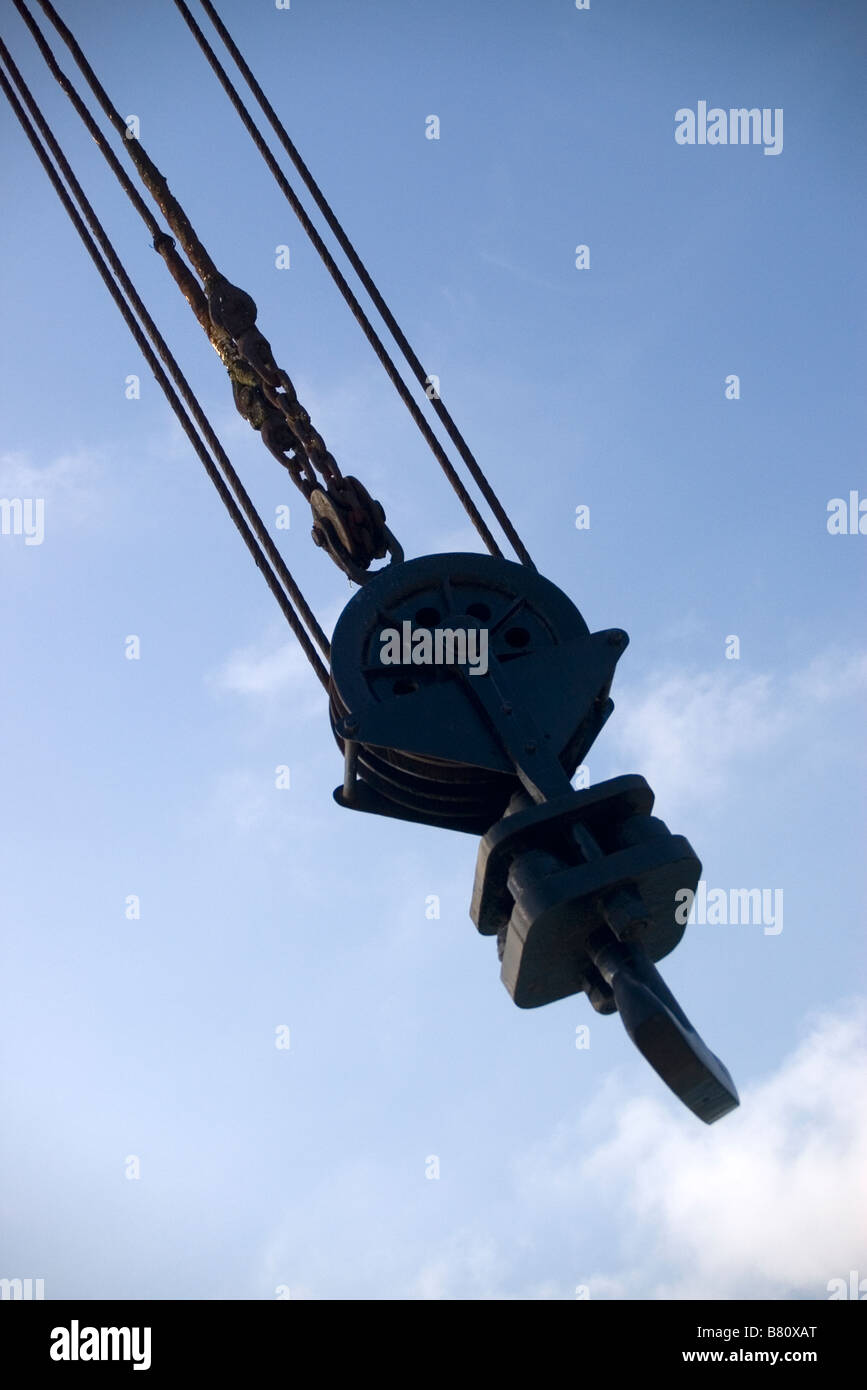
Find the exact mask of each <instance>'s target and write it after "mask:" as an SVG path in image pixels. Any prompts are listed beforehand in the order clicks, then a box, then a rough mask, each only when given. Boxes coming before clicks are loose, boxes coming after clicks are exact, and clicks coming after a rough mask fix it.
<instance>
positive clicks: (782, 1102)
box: [519, 1003, 867, 1299]
mask: <svg viewBox="0 0 867 1390" xmlns="http://www.w3.org/2000/svg"><path fill="white" fill-rule="evenodd" d="M865 1072H867V1009H865V1007H864V1005H863V1003H861V1004H858V1005H853V1006H852V1007H851V1008H849V1009H846V1010H843V1011H841V1012H840V1013H839V1014H837V1015H836V1016H825V1017H823V1018H820V1019H818V1020H817V1021H816V1022H815V1023H814V1024H813V1026H812V1028H811V1030H810V1032H809V1035H808V1036H807V1037H806V1039H805V1040H804V1041H803V1043H802V1044H801V1046H800V1047H798V1049H797V1050H796V1051H795V1052H794V1054H793V1055H792V1056H790V1057H789V1058H788V1059H786V1060H785V1061H784V1063H783V1064H782V1066H781V1067H780V1068H779V1070H778V1071H777V1072H776V1073H774V1074H773V1075H771V1076H770V1077H769V1078H767V1079H766V1080H765V1081H762V1082H760V1083H758V1084H756V1085H754V1086H752V1087H750V1088H748V1089H747V1090H746V1092H745V1093H744V1095H743V1097H742V1104H741V1109H740V1110H739V1111H737V1112H735V1113H734V1114H732V1115H730V1116H728V1117H726V1118H725V1119H723V1120H722V1121H720V1122H719V1123H718V1124H717V1125H715V1126H712V1127H709V1128H704V1127H702V1126H698V1125H696V1123H695V1121H694V1120H693V1119H692V1118H691V1117H690V1116H688V1115H686V1114H684V1115H682V1116H681V1115H677V1114H676V1115H674V1116H673V1115H672V1113H671V1109H670V1107H668V1106H665V1105H664V1104H663V1103H662V1102H661V1101H647V1100H642V1101H631V1102H629V1101H627V1102H626V1103H621V1104H618V1105H616V1107H615V1108H614V1110H613V1111H612V1112H609V1113H613V1114H614V1116H615V1117H616V1118H614V1120H613V1122H611V1123H609V1125H608V1130H609V1132H608V1135H607V1136H606V1137H604V1138H603V1139H602V1140H601V1141H600V1142H598V1143H596V1144H595V1146H593V1147H592V1148H591V1149H590V1151H589V1152H588V1151H587V1146H586V1140H585V1139H584V1137H583V1136H584V1133H585V1132H586V1131H587V1129H588V1123H587V1122H586V1121H585V1122H584V1123H582V1125H581V1126H580V1128H579V1129H572V1130H568V1129H563V1130H561V1131H560V1132H559V1133H558V1134H557V1135H555V1136H554V1137H553V1138H552V1140H551V1141H550V1142H549V1143H548V1144H547V1145H543V1146H541V1147H540V1148H539V1149H537V1150H536V1151H535V1152H534V1153H533V1154H531V1155H529V1156H528V1157H527V1158H526V1159H525V1160H524V1161H523V1163H522V1164H520V1165H519V1186H520V1189H521V1191H522V1193H523V1194H524V1198H525V1200H528V1201H530V1202H532V1203H533V1204H534V1205H536V1206H537V1207H538V1206H539V1205H540V1204H541V1205H543V1206H544V1205H546V1204H547V1203H555V1204H556V1207H557V1210H558V1213H559V1217H560V1219H561V1220H563V1219H565V1220H568V1218H569V1215H570V1208H572V1209H573V1210H574V1209H576V1208H582V1209H584V1210H595V1211H596V1212H597V1213H599V1212H600V1211H603V1210H607V1212H608V1213H609V1215H610V1220H611V1227H612V1237H613V1238H614V1239H615V1240H616V1243H617V1245H618V1246H619V1247H620V1256H621V1259H622V1261H623V1265H624V1267H623V1268H622V1269H616V1268H615V1269H609V1268H600V1269H599V1270H598V1273H596V1274H590V1275H589V1277H588V1279H587V1283H588V1284H589V1285H590V1289H591V1297H594V1296H596V1297H600V1296H601V1297H605V1296H607V1295H606V1293H605V1292H604V1290H605V1289H606V1287H607V1286H608V1285H609V1283H610V1281H611V1280H614V1281H615V1287H618V1288H620V1289H622V1290H623V1292H622V1293H621V1294H619V1295H615V1296H621V1297H628V1298H666V1299H670V1298H675V1299H676V1298H701V1299H711V1298H780V1297H802V1298H817V1299H821V1298H826V1297H827V1284H828V1281H829V1280H831V1279H834V1278H837V1277H841V1278H846V1277H847V1276H848V1272H849V1270H850V1269H856V1268H857V1269H860V1270H861V1273H862V1275H863V1274H867V1107H865V1106H864V1104H863V1100H864V1076H865ZM613 1099H614V1097H613V1096H611V1095H609V1096H608V1098H607V1100H608V1103H609V1104H610V1103H611V1102H612V1101H613ZM595 1118H597V1119H598V1107H597V1114H596V1117H595ZM589 1127H590V1128H591V1129H592V1124H591V1125H590V1126H589ZM576 1155H577V1156H578V1157H577V1160H576ZM647 1249H650V1250H652V1252H653V1253H652V1255H651V1257H650V1259H649V1261H647V1262H645V1263H644V1264H643V1265H638V1264H637V1263H636V1260H635V1255H636V1252H637V1251H639V1250H647Z"/></svg>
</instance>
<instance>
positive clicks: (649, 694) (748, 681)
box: [590, 649, 867, 814]
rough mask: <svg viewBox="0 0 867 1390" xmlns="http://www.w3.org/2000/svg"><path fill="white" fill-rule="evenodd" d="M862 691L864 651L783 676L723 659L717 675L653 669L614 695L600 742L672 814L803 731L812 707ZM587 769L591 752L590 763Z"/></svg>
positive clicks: (834, 653)
mask: <svg viewBox="0 0 867 1390" xmlns="http://www.w3.org/2000/svg"><path fill="white" fill-rule="evenodd" d="M864 689H867V653H864V652H856V653H842V652H840V651H838V650H836V649H830V650H828V651H826V652H824V653H822V654H821V655H820V656H818V657H816V658H815V659H814V660H813V661H811V662H810V664H809V665H807V666H805V667H803V668H802V669H801V670H799V671H793V672H791V673H790V674H788V675H784V676H779V675H776V674H767V673H765V674H758V675H749V674H747V673H746V672H743V673H742V672H741V670H740V668H739V666H738V664H737V663H731V662H727V663H725V666H721V667H720V669H719V670H717V671H714V672H707V671H705V672H695V671H693V672H683V671H676V672H675V671H657V672H654V673H653V674H652V675H651V676H649V677H648V678H647V680H646V681H645V682H644V683H643V684H641V685H638V686H630V685H628V684H626V683H624V684H623V685H619V686H618V687H617V690H616V691H615V696H616V702H617V713H616V715H615V717H614V718H613V719H612V720H611V722H610V724H609V725H608V726H607V727H606V734H605V737H606V740H610V745H609V747H610V749H612V750H613V751H614V752H615V753H616V754H617V756H618V757H619V758H622V759H624V760H625V761H626V762H629V763H632V762H634V763H635V764H636V765H637V766H640V768H641V771H642V774H643V775H644V776H645V777H646V778H647V780H648V782H649V783H650V785H651V786H652V787H653V789H654V791H655V792H656V793H657V796H658V798H659V800H660V804H661V805H665V807H666V811H667V812H668V813H669V814H671V813H673V808H674V807H675V805H676V806H677V807H678V809H679V808H680V807H681V806H683V805H684V804H686V803H690V802H696V801H697V802H700V803H702V804H707V802H708V801H709V800H710V799H711V798H712V797H716V796H718V795H719V794H720V793H721V792H723V791H724V790H725V789H726V787H727V786H728V785H729V784H730V782H731V780H732V778H733V777H734V775H735V774H736V773H738V772H739V770H740V769H742V768H743V767H744V766H745V765H747V766H749V765H754V763H755V760H756V759H757V758H758V757H760V756H762V755H764V754H765V753H767V752H772V751H773V750H774V748H775V747H776V746H778V745H779V744H780V743H781V742H783V741H785V740H786V739H790V738H792V737H793V736H794V735H802V734H803V731H804V729H805V727H808V728H809V734H810V740H811V742H812V743H815V740H816V737H817V735H818V733H819V732H820V730H819V729H818V728H817V727H815V724H814V720H815V716H816V711H817V707H818V706H820V705H826V704H828V703H829V702H831V701H834V700H840V701H842V700H845V699H848V698H852V697H853V696H855V695H857V694H858V693H859V692H860V691H862V690H864ZM590 761H591V762H592V754H591V759H590Z"/></svg>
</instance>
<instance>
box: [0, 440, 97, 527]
mask: <svg viewBox="0 0 867 1390" xmlns="http://www.w3.org/2000/svg"><path fill="white" fill-rule="evenodd" d="M0 497H8V498H13V497H20V498H27V497H30V498H37V497H41V498H43V499H44V500H45V511H46V523H45V524H46V531H48V529H49V527H50V528H51V530H52V531H53V530H54V529H55V528H57V529H60V528H63V529H65V528H66V527H68V526H78V525H81V524H82V523H84V522H86V521H89V520H90V519H91V517H92V516H94V515H95V514H96V513H97V512H98V511H100V510H101V507H102V505H103V502H104V500H105V486H104V477H103V473H102V469H101V467H100V460H99V457H98V455H97V454H95V453H94V452H93V451H91V450H87V449H79V450H76V451H75V452H73V453H69V454H61V455H60V456H59V457H57V458H55V459H52V460H51V462H50V463H43V464H37V463H34V462H33V460H32V459H31V458H30V457H29V455H27V454H23V453H3V454H0Z"/></svg>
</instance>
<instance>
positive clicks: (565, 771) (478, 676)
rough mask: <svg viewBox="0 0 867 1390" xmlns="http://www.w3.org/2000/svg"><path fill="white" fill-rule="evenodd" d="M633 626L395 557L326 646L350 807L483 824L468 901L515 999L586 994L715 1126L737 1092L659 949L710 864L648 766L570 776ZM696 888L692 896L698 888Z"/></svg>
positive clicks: (462, 826)
mask: <svg viewBox="0 0 867 1390" xmlns="http://www.w3.org/2000/svg"><path fill="white" fill-rule="evenodd" d="M627 642H628V638H627V636H626V633H625V632H623V631H622V630H621V629H619V628H612V629H609V630H606V631H603V632H597V633H591V632H590V629H589V628H588V626H587V624H586V623H585V621H584V619H583V618H582V616H581V614H580V613H579V611H578V609H577V608H576V607H575V605H574V604H573V603H572V601H571V599H569V598H567V596H566V595H565V594H564V593H563V592H562V591H561V590H560V589H558V588H557V586H556V585H555V584H552V583H551V581H550V580H548V579H545V578H544V577H543V576H542V575H540V574H538V573H536V571H535V570H531V569H529V568H528V567H525V566H522V565H518V564H514V563H513V562H512V561H509V560H503V559H501V558H500V557H498V556H489V555H476V554H469V555H466V554H446V555H427V556H423V557H422V558H420V559H416V560H409V561H405V562H403V563H393V564H390V565H387V566H386V567H385V568H384V569H382V570H380V571H379V572H378V573H377V574H376V575H375V576H373V577H372V578H371V579H370V581H369V582H368V583H366V584H365V585H364V587H363V588H362V589H360V590H359V592H358V593H356V594H355V595H354V596H353V598H352V599H351V600H350V601H349V603H348V604H347V605H346V608H345V609H344V611H343V613H342V614H341V616H340V618H339V620H338V622H337V626H336V628H335V630H334V635H333V638H332V642H331V681H330V714H331V724H332V729H333V732H334V736H335V738H336V740H337V743H338V745H339V747H340V748H341V750H342V752H343V755H344V780H343V784H342V786H340V787H338V788H337V789H336V791H335V793H334V796H335V800H336V801H337V802H338V803H339V804H340V805H342V806H346V807H349V808H351V809H354V810H359V811H368V812H373V813H375V814H377V815H384V816H392V817H397V818H399V819H403V820H409V821H417V822H421V823H423V824H427V825H438V826H441V827H443V828H446V829H452V830H463V831H466V832H468V833H470V834H475V835H478V836H481V837H482V839H481V844H480V848H479V856H478V862H477V867H476V878H475V885H474V889H473V897H472V905H471V908H470V915H471V917H472V919H473V921H474V922H475V924H476V926H477V928H478V930H479V931H480V932H481V933H482V934H484V935H496V937H497V944H498V953H499V956H500V960H501V962H502V979H503V983H504V984H505V986H506V988H507V989H508V991H509V993H510V995H511V996H512V998H513V1000H514V1001H515V1003H516V1004H517V1005H519V1006H520V1007H521V1008H536V1007H538V1006H539V1005H542V1004H549V1003H553V1002H555V1001H556V1000H559V999H563V998H566V997H568V996H569V995H572V994H576V993H580V992H584V993H586V994H587V996H588V998H589V1000H590V1002H591V1004H592V1005H593V1007H594V1008H595V1009H596V1010H597V1011H598V1012H600V1013H615V1012H618V1013H619V1014H620V1016H621V1019H622V1021H623V1024H624V1027H625V1028H626V1031H627V1033H628V1034H629V1036H630V1037H631V1039H632V1041H633V1042H634V1043H635V1045H636V1046H637V1048H638V1049H639V1051H640V1052H641V1053H642V1055H643V1056H644V1057H645V1058H646V1060H647V1061H648V1062H649V1063H650V1065H651V1066H652V1067H653V1068H654V1070H655V1071H656V1072H657V1073H658V1075H659V1076H660V1077H661V1078H662V1080H663V1081H664V1082H665V1083H666V1084H667V1085H668V1086H669V1087H670V1088H671V1089H672V1090H673V1091H674V1093H675V1094H676V1095H677V1096H678V1097H679V1098H680V1099H681V1100H682V1101H683V1103H684V1104H685V1105H686V1106H687V1107H688V1108H689V1109H690V1110H692V1111H693V1113H694V1114H696V1115H697V1116H699V1118H700V1119H702V1120H704V1121H705V1122H706V1123H711V1122H712V1121H714V1120H716V1119H718V1118H720V1116H722V1115H724V1114H726V1113H727V1112H728V1111H729V1110H732V1109H733V1108H734V1107H735V1106H737V1105H738V1103H739V1102H738V1096H737V1091H736V1090H735V1087H734V1083H733V1082H732V1079H731V1077H730V1076H729V1073H728V1072H727V1070H726V1068H725V1067H724V1066H723V1064H722V1062H720V1061H719V1059H718V1058H717V1057H715V1056H714V1054H713V1053H712V1052H711V1051H710V1049H709V1048H708V1047H707V1046H706V1044H705V1043H704V1042H703V1041H702V1039H701V1038H700V1037H699V1035H698V1033H697V1032H696V1031H695V1029H694V1028H693V1026H692V1024H691V1023H690V1022H689V1020H688V1019H687V1017H686V1015H685V1014H684V1013H683V1011H682V1009H681V1008H680V1005H679V1004H678V1002H677V1000H676V999H675V998H674V996H673V995H672V994H671V991H670V990H669V989H668V987H667V986H666V984H665V982H664V981H663V979H662V977H661V976H660V974H659V972H658V971H657V970H656V967H655V964H654V962H656V961H658V960H661V959H662V957H663V956H666V955H667V954H668V953H669V952H670V951H672V950H673V949H674V947H675V946H676V945H677V944H678V943H679V941H680V940H681V937H682V936H683V934H684V931H685V928H686V916H685V914H684V912H683V909H682V908H679V906H678V904H679V902H683V901H686V900H687V899H688V895H686V894H684V896H683V898H681V897H680V895H681V893H682V891H683V890H689V891H690V892H694V891H695V888H696V886H697V884H698V881H699V876H700V874H701V864H700V863H699V861H698V859H697V858H696V855H695V853H694V851H693V849H692V847H691V846H690V844H689V842H688V841H687V840H685V839H684V838H683V836H680V835H672V834H671V833H670V831H669V830H668V827H667V826H666V825H665V824H664V822H663V821H661V820H658V819H657V818H656V817H655V816H653V815H652V814H651V810H652V807H653V792H652V791H651V789H650V787H649V786H648V785H647V783H646V782H645V780H644V778H643V777H639V776H626V777H616V778H614V779H612V780H610V781H607V782H602V783H599V784H598V785H596V786H594V787H589V788H586V789H584V790H580V791H576V790H575V789H574V788H573V787H572V785H571V780H570V779H571V777H572V774H573V773H574V771H575V769H576V767H578V766H579V764H580V763H581V762H583V760H584V758H585V756H586V754H587V752H588V750H589V748H590V747H591V746H592V744H593V742H594V740H595V738H596V736H597V734H598V733H599V731H600V729H601V728H602V726H603V724H604V723H605V721H606V720H607V718H608V717H609V715H610V713H611V711H612V709H613V704H612V701H611V698H610V694H609V691H610V687H611V681H612V679H613V676H614V669H615V666H616V664H617V661H618V659H619V657H620V656H621V654H622V652H623V651H624V649H625V647H626V645H627ZM689 900H690V901H691V899H689Z"/></svg>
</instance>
